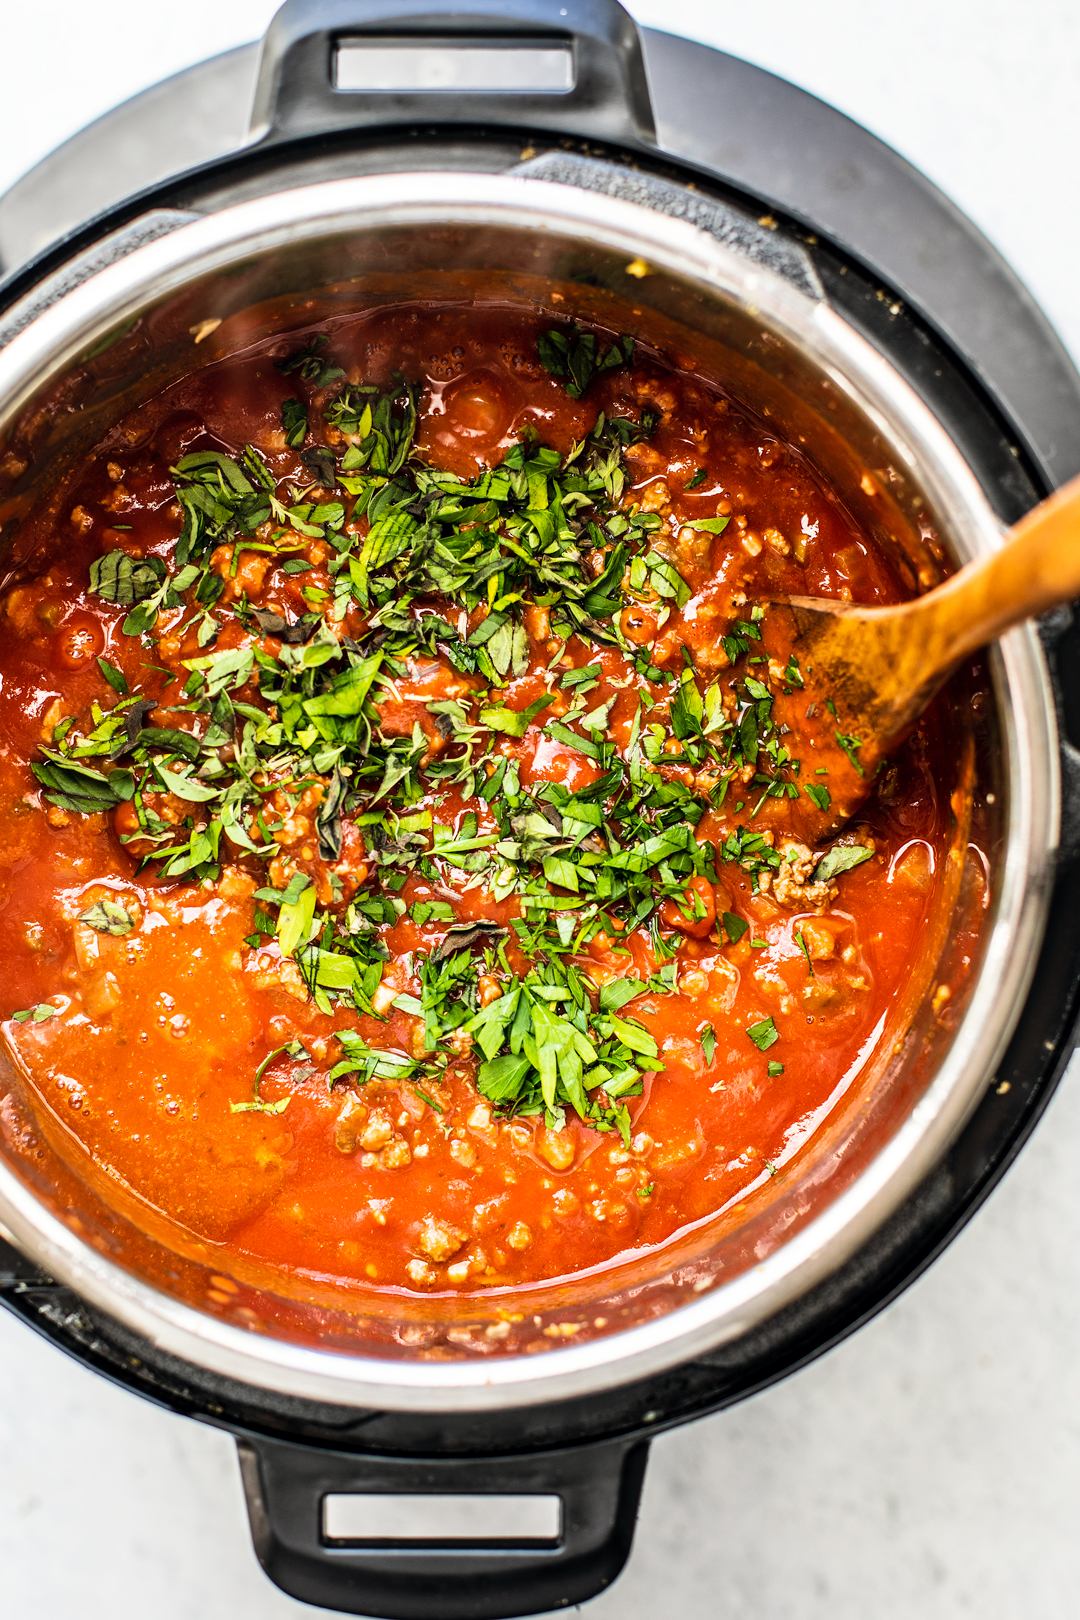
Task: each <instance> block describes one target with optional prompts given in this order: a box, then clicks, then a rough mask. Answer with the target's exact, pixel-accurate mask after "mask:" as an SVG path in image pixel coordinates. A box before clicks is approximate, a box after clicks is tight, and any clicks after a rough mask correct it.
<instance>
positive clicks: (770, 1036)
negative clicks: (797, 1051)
mask: <svg viewBox="0 0 1080 1620" xmlns="http://www.w3.org/2000/svg"><path fill="white" fill-rule="evenodd" d="M746 1033H747V1034H748V1035H749V1037H750V1039H751V1040H752V1041H753V1043H754V1045H755V1046H756V1047H757V1049H758V1051H759V1052H767V1051H768V1050H769V1047H770V1046H774V1045H775V1044H776V1042H777V1041H778V1040H779V1039H780V1032H779V1030H778V1029H777V1027H776V1025H775V1024H774V1023H773V1021H772V1018H771V1017H769V1018H763V1019H762V1020H761V1022H760V1023H758V1024H751V1025H750V1026H749V1027H748V1029H747V1031H746Z"/></svg>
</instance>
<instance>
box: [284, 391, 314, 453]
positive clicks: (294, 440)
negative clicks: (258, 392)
mask: <svg viewBox="0 0 1080 1620" xmlns="http://www.w3.org/2000/svg"><path fill="white" fill-rule="evenodd" d="M281 426H282V428H283V429H284V432H285V443H286V444H287V445H288V446H289V448H290V449H292V450H299V448H300V446H301V445H302V444H303V442H304V440H305V439H306V438H307V431H308V413H307V406H306V405H305V404H304V402H303V400H302V399H286V400H283V401H282V403H281Z"/></svg>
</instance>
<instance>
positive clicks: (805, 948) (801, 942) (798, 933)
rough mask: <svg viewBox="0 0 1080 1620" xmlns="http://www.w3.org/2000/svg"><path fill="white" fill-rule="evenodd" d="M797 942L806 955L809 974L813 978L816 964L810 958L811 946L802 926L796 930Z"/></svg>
mask: <svg viewBox="0 0 1080 1620" xmlns="http://www.w3.org/2000/svg"><path fill="white" fill-rule="evenodd" d="M795 942H796V944H797V945H798V947H799V949H800V951H802V953H803V955H804V956H805V957H806V971H807V975H808V976H809V977H810V978H811V979H812V978H813V977H814V964H813V962H812V961H811V960H810V947H809V945H808V944H807V943H806V936H805V935H804V933H803V931H802V929H801V928H800V929H798V930H797V931H796V934H795Z"/></svg>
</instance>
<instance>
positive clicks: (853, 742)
mask: <svg viewBox="0 0 1080 1620" xmlns="http://www.w3.org/2000/svg"><path fill="white" fill-rule="evenodd" d="M836 740H837V742H838V743H839V744H840V747H841V748H842V749H843V750H844V753H845V754H846V755H847V757H848V759H850V761H851V763H852V764H853V765H854V767H855V769H856V770H857V771H858V773H859V775H860V776H865V775H866V772H865V771H864V770H863V768H862V766H861V765H860V764H859V761H858V760H857V759H856V758H855V752H856V749H859V748H861V747H862V743H861V742H860V741H859V739H858V737H845V736H844V733H843V732H842V731H838V732H837V733H836Z"/></svg>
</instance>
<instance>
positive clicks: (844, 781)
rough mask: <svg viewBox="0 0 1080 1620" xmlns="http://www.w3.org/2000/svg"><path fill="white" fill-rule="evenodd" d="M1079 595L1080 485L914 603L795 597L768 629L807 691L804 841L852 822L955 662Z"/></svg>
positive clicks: (798, 707)
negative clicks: (779, 638) (777, 635)
mask: <svg viewBox="0 0 1080 1620" xmlns="http://www.w3.org/2000/svg"><path fill="white" fill-rule="evenodd" d="M1076 596H1080V478H1074V479H1073V480H1072V482H1071V483H1068V484H1066V485H1065V486H1064V488H1063V489H1061V490H1059V491H1058V492H1057V494H1055V495H1052V496H1051V497H1050V499H1049V500H1046V501H1043V503H1042V504H1041V505H1040V506H1037V507H1035V509H1034V510H1033V511H1031V512H1029V513H1028V514H1027V516H1026V517H1024V518H1021V520H1020V522H1019V523H1017V524H1016V525H1015V526H1014V528H1013V529H1012V530H1011V532H1010V534H1009V538H1008V540H1007V542H1006V543H1005V545H1004V546H1003V547H1002V548H1001V550H999V551H996V552H994V553H993V555H992V556H989V557H984V558H980V560H979V561H977V562H972V563H968V565H967V567H966V568H962V569H961V570H960V572H959V573H958V574H956V575H954V576H953V578H952V579H949V580H947V581H946V582H945V584H944V585H939V586H938V587H937V589H936V590H932V591H929V592H928V593H927V594H926V595H925V596H920V597H918V598H916V600H915V601H913V602H903V603H901V604H900V605H899V606H896V607H879V608H871V607H857V606H854V605H852V604H849V603H844V602H830V601H823V600H820V599H816V598H811V597H797V596H796V597H788V598H786V599H785V601H784V603H783V604H782V605H781V604H779V603H778V604H777V606H776V608H774V609H772V610H771V611H770V613H769V615H767V619H771V618H773V617H774V614H776V612H777V611H778V610H780V611H781V612H782V611H783V609H786V610H787V611H788V612H789V613H790V615H791V618H792V619H793V620H794V634H795V639H794V645H793V651H794V656H795V658H796V659H797V660H798V669H799V672H800V673H801V675H802V679H803V683H804V685H803V690H802V691H801V692H799V693H798V694H791V695H789V696H788V697H787V698H786V699H785V706H789V708H790V713H791V718H792V719H795V718H796V716H797V717H798V723H799V730H800V731H801V732H802V733H803V737H804V738H805V741H806V743H807V744H808V745H809V747H808V748H804V749H803V753H804V758H803V764H802V772H801V775H800V778H799V784H800V811H801V812H802V813H801V815H800V816H799V818H798V819H799V822H800V825H801V831H802V833H803V836H805V837H808V838H810V839H812V840H813V841H814V842H820V841H821V840H822V839H824V838H827V837H829V836H830V835H831V834H833V833H835V832H836V831H837V829H838V828H839V827H840V826H842V825H843V823H844V822H845V821H847V820H848V819H849V818H850V817H851V816H852V815H853V814H854V813H855V811H856V810H857V809H858V807H859V805H860V804H861V803H862V801H863V800H864V799H865V798H866V796H867V794H868V793H869V792H870V789H871V786H872V782H873V778H874V775H875V773H876V771H877V767H878V765H879V764H880V762H881V761H882V760H883V759H884V758H885V757H886V756H887V755H888V754H889V753H890V752H892V751H893V750H894V749H896V747H897V746H898V745H899V744H900V743H901V742H902V741H903V739H904V737H905V735H906V734H907V732H908V731H910V729H911V727H912V726H913V725H914V724H915V722H916V720H917V719H918V718H919V716H920V715H921V714H922V712H923V710H924V709H925V708H926V706H927V704H928V703H929V702H930V699H931V698H932V697H933V695H934V693H935V692H936V691H937V690H938V688H939V687H940V686H941V685H942V683H943V682H944V681H945V680H946V678H947V677H948V675H949V674H950V672H951V671H952V670H953V669H954V668H955V667H956V665H957V664H958V663H959V661H960V660H961V659H962V658H964V657H965V656H966V655H967V654H968V653H972V652H974V651H975V649H976V648H977V647H982V646H985V644H986V643H987V642H989V641H993V640H995V639H996V638H997V637H998V636H1000V635H1003V634H1004V632H1005V631H1006V630H1009V629H1011V628H1012V627H1013V625H1016V624H1019V623H1020V622H1021V621H1022V620H1024V619H1029V618H1033V617H1034V616H1035V615H1036V614H1039V613H1044V612H1045V611H1046V610H1047V608H1051V607H1055V606H1057V605H1058V604H1059V603H1061V602H1067V601H1069V600H1071V599H1072V598H1073V597H1076ZM777 628H779V627H777ZM787 628H788V631H789V633H790V629H791V626H790V621H789V623H788V627H787ZM769 639H771V638H769V637H768V636H767V637H766V640H767V641H768V640H769ZM785 639H786V638H785ZM807 711H809V716H807ZM808 733H809V734H808ZM819 762H820V763H819ZM807 784H810V786H811V787H813V786H815V784H820V785H825V784H827V791H826V793H825V794H824V795H822V794H820V793H817V794H814V793H811V794H810V795H809V798H810V800H811V802H813V801H814V800H816V799H822V800H823V802H822V804H821V805H820V806H818V805H817V804H815V805H814V808H813V809H811V804H810V803H808V802H806V799H807V794H806V787H807ZM824 800H827V801H828V802H827V804H826V803H825V802H824Z"/></svg>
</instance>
